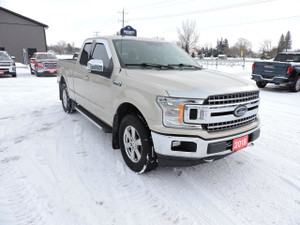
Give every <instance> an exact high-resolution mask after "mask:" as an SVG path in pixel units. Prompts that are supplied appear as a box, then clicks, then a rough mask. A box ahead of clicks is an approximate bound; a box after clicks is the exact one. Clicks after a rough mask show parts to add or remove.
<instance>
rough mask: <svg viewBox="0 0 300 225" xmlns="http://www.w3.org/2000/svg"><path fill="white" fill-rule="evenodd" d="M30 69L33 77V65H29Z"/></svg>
mask: <svg viewBox="0 0 300 225" xmlns="http://www.w3.org/2000/svg"><path fill="white" fill-rule="evenodd" d="M29 68H30V73H31V74H32V75H33V74H34V72H33V70H32V68H31V65H30V64H29Z"/></svg>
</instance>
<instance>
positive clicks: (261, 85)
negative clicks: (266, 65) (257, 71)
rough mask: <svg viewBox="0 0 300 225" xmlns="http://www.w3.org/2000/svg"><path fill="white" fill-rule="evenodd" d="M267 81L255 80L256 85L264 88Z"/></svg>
mask: <svg viewBox="0 0 300 225" xmlns="http://www.w3.org/2000/svg"><path fill="white" fill-rule="evenodd" d="M267 83H268V82H262V81H256V85H257V87H259V88H264V87H265V86H266V85H267Z"/></svg>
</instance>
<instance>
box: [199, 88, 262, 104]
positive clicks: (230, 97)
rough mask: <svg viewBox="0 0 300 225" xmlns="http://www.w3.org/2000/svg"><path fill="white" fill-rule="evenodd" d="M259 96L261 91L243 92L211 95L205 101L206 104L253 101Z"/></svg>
mask: <svg viewBox="0 0 300 225" xmlns="http://www.w3.org/2000/svg"><path fill="white" fill-rule="evenodd" d="M258 98H259V92H258V91H254V92H242V93H233V94H225V95H213V96H209V97H208V98H207V100H206V101H205V103H204V104H205V105H226V104H235V103H243V102H248V101H253V100H256V99H258Z"/></svg>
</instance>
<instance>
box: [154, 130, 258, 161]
mask: <svg viewBox="0 0 300 225" xmlns="http://www.w3.org/2000/svg"><path fill="white" fill-rule="evenodd" d="M151 134H152V140H153V144H154V149H155V152H156V153H157V154H158V155H161V156H167V157H176V158H183V159H202V158H209V157H214V156H221V155H226V154H230V153H232V150H231V147H230V143H231V144H232V141H233V140H234V139H236V138H239V137H243V136H246V135H249V143H251V142H253V141H254V140H256V139H257V138H258V136H259V134H260V127H256V128H255V129H252V130H249V131H247V132H244V133H241V134H237V135H234V136H230V137H225V138H220V139H213V140H204V139H201V138H200V137H189V136H187V137H183V136H172V135H165V134H158V133H156V132H153V131H152V132H151ZM172 143H173V145H174V143H192V146H195V149H194V151H189V150H183V151H181V150H180V149H176V150H174V148H173V147H172ZM172 148H173V150H172Z"/></svg>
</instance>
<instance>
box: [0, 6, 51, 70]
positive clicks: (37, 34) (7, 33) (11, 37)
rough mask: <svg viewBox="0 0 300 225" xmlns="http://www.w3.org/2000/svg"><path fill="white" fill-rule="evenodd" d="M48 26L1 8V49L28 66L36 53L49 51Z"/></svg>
mask: <svg viewBox="0 0 300 225" xmlns="http://www.w3.org/2000/svg"><path fill="white" fill-rule="evenodd" d="M47 28H48V26H47V25H46V24H43V23H40V22H37V21H35V20H32V19H30V18H27V17H25V16H22V15H20V14H17V13H15V12H12V11H10V10H8V9H5V8H3V7H0V49H2V50H5V51H7V52H8V54H10V55H11V56H15V61H17V62H21V63H25V64H27V63H28V62H29V61H28V60H29V59H30V57H31V56H32V55H33V53H34V52H36V51H40V52H45V51H47V42H46V34H45V29H47Z"/></svg>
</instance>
